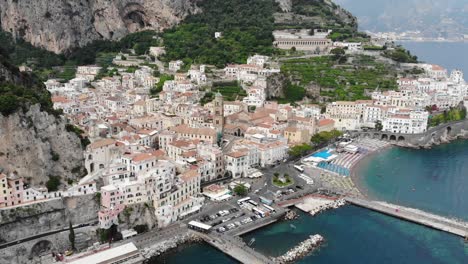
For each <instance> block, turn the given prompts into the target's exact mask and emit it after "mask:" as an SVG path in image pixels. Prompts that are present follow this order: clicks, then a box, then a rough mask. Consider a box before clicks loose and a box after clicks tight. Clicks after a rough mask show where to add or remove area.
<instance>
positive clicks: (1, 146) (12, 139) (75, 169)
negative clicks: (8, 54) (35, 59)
mask: <svg viewBox="0 0 468 264" xmlns="http://www.w3.org/2000/svg"><path fill="white" fill-rule="evenodd" d="M13 100H14V101H13ZM51 104H52V103H51V101H50V95H49V93H48V91H47V90H46V89H45V87H44V86H43V84H41V83H40V82H38V81H37V80H36V79H35V78H33V77H32V76H30V75H29V74H26V73H21V72H19V71H18V69H17V68H16V67H14V66H12V65H11V64H10V63H9V62H8V60H7V59H6V58H5V57H3V56H2V55H1V53H0V110H2V111H1V113H2V114H0V168H1V169H2V170H3V171H5V172H6V173H17V174H18V175H19V176H22V177H24V178H26V179H27V182H29V183H31V184H33V185H43V184H44V183H45V182H46V181H47V180H48V179H49V176H60V177H61V178H62V179H65V178H69V179H76V178H77V177H78V176H82V175H83V174H84V173H85V172H84V166H83V165H84V161H83V152H82V147H81V141H80V139H79V138H78V136H77V135H76V134H74V133H72V132H69V131H68V130H67V122H66V120H65V119H64V118H63V117H61V116H59V115H56V114H55V115H54V114H52V113H51Z"/></svg>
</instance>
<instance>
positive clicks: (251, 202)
mask: <svg viewBox="0 0 468 264" xmlns="http://www.w3.org/2000/svg"><path fill="white" fill-rule="evenodd" d="M249 203H250V204H251V205H253V206H258V203H257V202H255V201H252V200H249Z"/></svg>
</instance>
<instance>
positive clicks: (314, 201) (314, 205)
mask: <svg viewBox="0 0 468 264" xmlns="http://www.w3.org/2000/svg"><path fill="white" fill-rule="evenodd" d="M345 204H346V201H345V200H343V199H338V200H335V199H327V198H323V197H315V196H309V197H306V198H304V199H303V200H302V201H301V202H299V203H297V204H296V205H295V206H296V207H297V208H299V209H300V210H302V211H304V212H307V213H309V214H310V215H312V216H314V215H317V214H319V213H321V212H324V211H327V210H329V209H337V208H339V207H341V206H343V205H345Z"/></svg>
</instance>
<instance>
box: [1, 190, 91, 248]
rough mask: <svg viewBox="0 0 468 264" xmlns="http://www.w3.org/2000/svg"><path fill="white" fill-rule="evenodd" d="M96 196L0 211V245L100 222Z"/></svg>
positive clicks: (59, 200)
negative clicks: (69, 226)
mask: <svg viewBox="0 0 468 264" xmlns="http://www.w3.org/2000/svg"><path fill="white" fill-rule="evenodd" d="M98 210H99V204H98V202H97V199H96V198H95V195H94V194H91V195H84V196H79V197H65V198H62V199H55V200H50V201H48V202H42V203H34V204H31V205H27V206H22V207H16V208H11V209H0V241H2V243H5V242H11V241H15V240H18V239H23V238H27V237H30V236H34V235H38V234H42V233H45V232H49V231H54V230H59V229H63V228H67V227H68V225H69V222H72V224H73V225H77V224H85V223H90V222H96V221H98V218H97V212H98Z"/></svg>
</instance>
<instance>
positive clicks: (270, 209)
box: [263, 204, 276, 213]
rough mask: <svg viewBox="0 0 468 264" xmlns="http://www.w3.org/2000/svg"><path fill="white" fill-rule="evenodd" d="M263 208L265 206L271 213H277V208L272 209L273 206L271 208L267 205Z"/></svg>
mask: <svg viewBox="0 0 468 264" xmlns="http://www.w3.org/2000/svg"><path fill="white" fill-rule="evenodd" d="M263 206H264V207H265V208H266V209H268V210H269V211H270V212H272V213H274V212H276V210H275V208H273V207H271V206H269V205H267V204H264V205H263Z"/></svg>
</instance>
